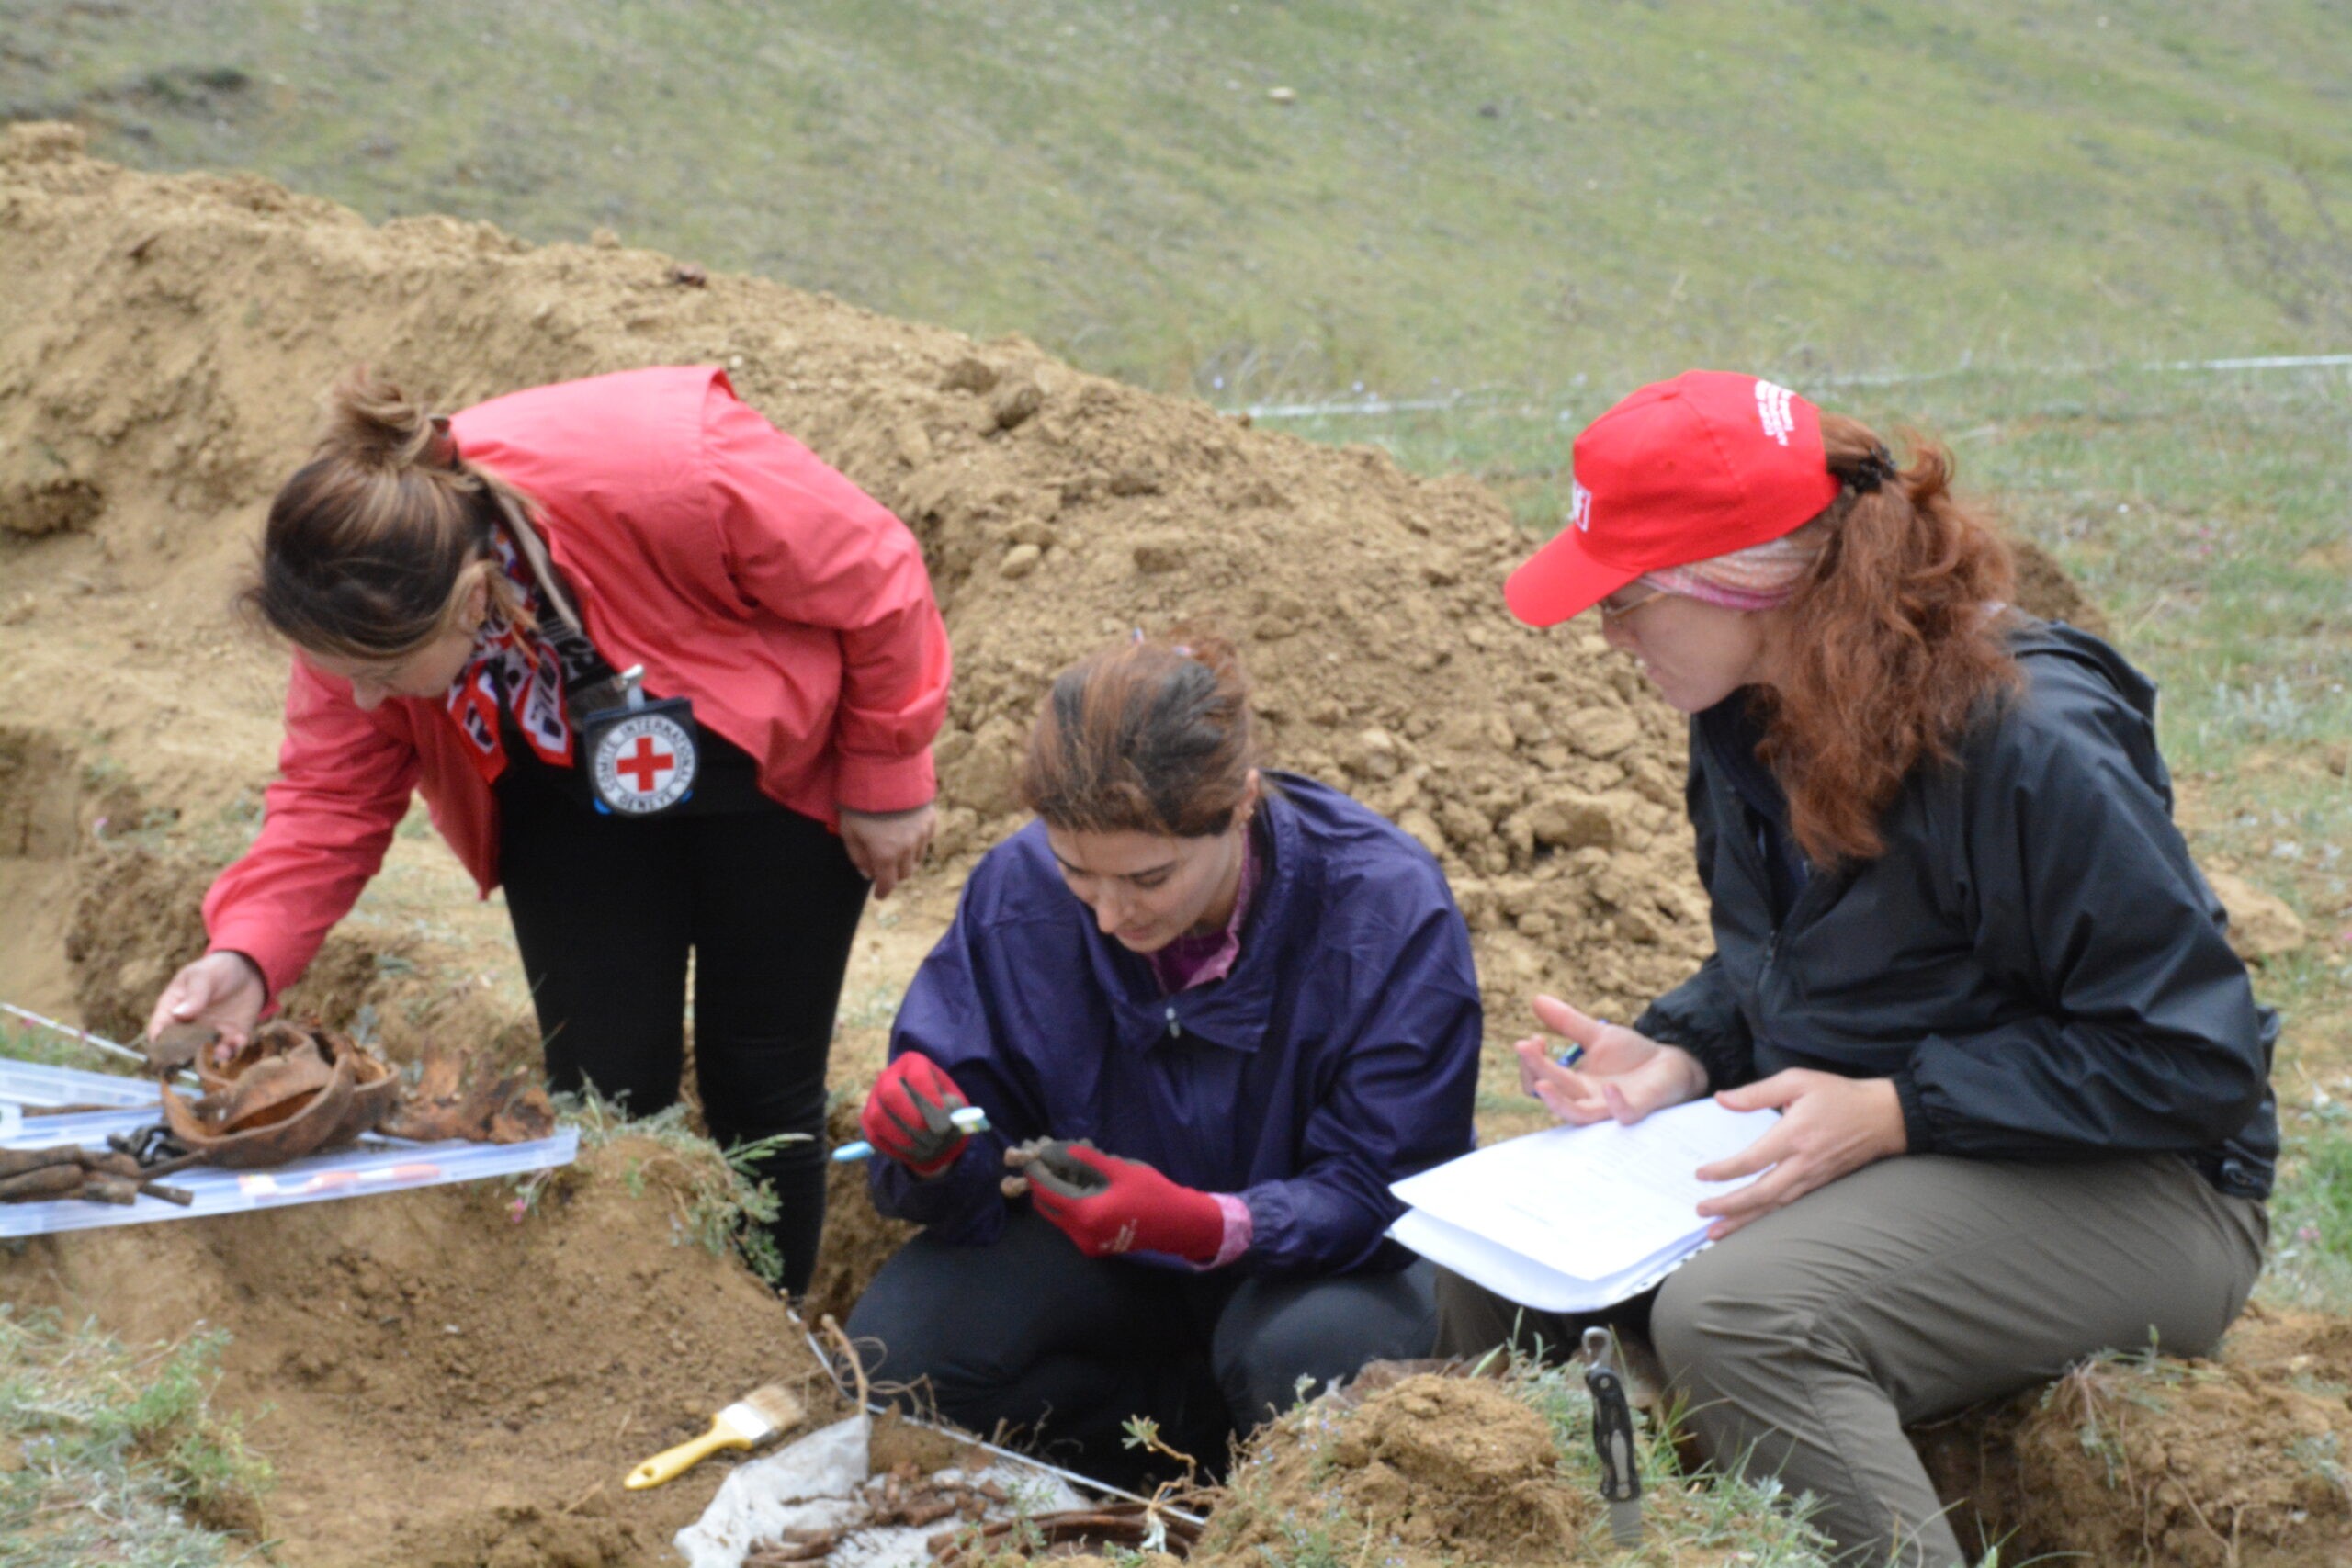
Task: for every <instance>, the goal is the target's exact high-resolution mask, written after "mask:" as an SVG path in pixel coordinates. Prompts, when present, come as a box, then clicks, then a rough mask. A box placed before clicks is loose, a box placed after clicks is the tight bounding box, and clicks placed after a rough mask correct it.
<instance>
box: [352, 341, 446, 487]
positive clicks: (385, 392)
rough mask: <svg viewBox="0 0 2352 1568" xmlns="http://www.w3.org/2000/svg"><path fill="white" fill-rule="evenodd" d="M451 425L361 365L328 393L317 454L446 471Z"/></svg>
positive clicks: (371, 463) (374, 464) (371, 465)
mask: <svg viewBox="0 0 2352 1568" xmlns="http://www.w3.org/2000/svg"><path fill="white" fill-rule="evenodd" d="M448 428H449V422H448V421H447V419H441V418H436V417H435V415H434V414H433V413H432V412H431V411H430V410H428V409H426V408H425V406H424V404H423V403H419V402H414V401H412V400H410V399H409V398H408V396H407V395H406V394H405V393H403V392H402V391H401V389H400V388H399V387H397V386H395V385H393V384H392V383H391V382H390V381H389V380H386V379H384V378H382V377H380V376H378V375H377V374H376V373H375V372H373V371H371V370H370V369H368V367H366V366H364V365H362V366H360V367H357V368H356V369H354V370H353V371H352V372H351V374H350V375H348V376H345V378H343V379H342V380H340V381H338V382H336V383H335V386H334V390H333V391H331V392H329V393H328V394H327V423H326V433H325V434H324V435H322V437H321V438H320V441H319V455H320V456H322V457H342V458H345V459H347V460H349V461H352V462H355V463H359V464H362V465H365V466H367V467H369V468H389V469H397V468H417V467H444V468H446V467H448V466H449V465H450V462H451V459H452V457H454V453H452V452H450V451H448V450H447V437H448Z"/></svg>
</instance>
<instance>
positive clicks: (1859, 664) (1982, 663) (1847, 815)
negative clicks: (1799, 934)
mask: <svg viewBox="0 0 2352 1568" xmlns="http://www.w3.org/2000/svg"><path fill="white" fill-rule="evenodd" d="M1821 434H1822V440H1823V444H1824V445H1825V446H1826V448H1827V452H1828V464H1829V471H1830V472H1831V473H1832V474H1835V475H1836V476H1837V477H1838V479H1840V480H1842V481H1844V483H1845V486H1846V489H1845V491H1843V493H1841V494H1840V495H1839V496H1838V499H1837V500H1836V501H1834V502H1830V504H1829V508H1828V510H1827V511H1826V512H1824V513H1822V514H1821V515H1820V516H1818V517H1816V518H1815V519H1814V520H1813V521H1811V522H1809V523H1807V524H1805V525H1804V528H1802V529H1800V530H1799V531H1798V533H1797V535H1796V537H1799V538H1803V537H1805V536H1808V535H1817V536H1819V537H1820V538H1821V540H1822V545H1823V547H1822V553H1821V558H1820V559H1819V560H1818V561H1817V562H1816V563H1815V566H1814V569H1813V571H1812V574H1811V575H1810V576H1809V577H1808V578H1807V579H1806V580H1805V582H1804V586H1802V587H1801V588H1799V589H1798V591H1797V594H1796V597H1795V598H1793V599H1792V600H1791V601H1790V602H1789V605H1788V611H1787V625H1788V628H1789V643H1788V647H1787V648H1786V649H1784V650H1783V658H1782V660H1781V671H1780V676H1779V681H1778V684H1777V688H1776V689H1774V690H1772V691H1771V692H1770V693H1769V694H1767V695H1766V696H1765V698H1764V701H1765V704H1766V710H1765V711H1766V716H1767V722H1766V727H1765V736H1764V741H1763V744H1762V746H1761V747H1760V748H1759V754H1760V755H1761V756H1762V757H1763V759H1764V761H1766V762H1767V763H1768V764H1770V767H1771V768H1772V771H1773V773H1774V774H1775V775H1776V776H1777V777H1778V778H1779V779H1780V781H1781V786H1782V788H1783V789H1785V790H1786V791H1787V793H1788V797H1789V826H1790V830H1791V831H1792V833H1793V834H1794V835H1795V837H1796V840H1797V842H1798V843H1799V844H1800V845H1802V846H1803V847H1804V852H1805V855H1806V857H1807V858H1808V859H1810V860H1812V861H1813V862H1814V863H1815V864H1817V865H1824V866H1834V865H1836V864H1838V863H1840V862H1847V861H1857V860H1869V859H1871V858H1872V857H1874V856H1875V855H1877V854H1878V853H1879V852H1880V851H1881V850H1882V849H1883V847H1884V844H1883V840H1881V839H1880V837H1879V831H1878V822H1879V818H1880V817H1881V816H1882V815H1883V813H1884V812H1885V810H1886V808H1887V807H1889V806H1890V805H1892V804H1893V803H1894V796H1895V795H1896V793H1897V792H1898V791H1899V790H1900V789H1901V788H1902V786H1903V781H1904V779H1905V777H1906V776H1908V775H1909V773H1911V771H1912V770H1913V769H1914V768H1916V767H1918V766H1920V765H1921V764H1923V763H1928V762H1945V761H1951V758H1952V756H1953V754H1954V748H1955V745H1956V743H1957V742H1958V741H1959V739H1960V737H1961V734H1962V730H1963V729H1964V728H1966V726H1967V724H1968V722H1969V720H1970V718H1971V717H1972V716H1975V715H1976V714H1977V712H1978V709H1979V707H1980V705H1982V704H1984V703H1985V701H1986V700H1987V699H1992V698H1997V697H2001V696H2005V695H2007V694H2009V693H2011V692H2014V691H2015V690H2016V689H2017V687H2018V684H2019V681H2020V677H2019V675H2018V668H2017V661H2016V660H2015V659H2014V658H2012V657H2011V655H2010V653H2009V651H2008V646H2007V642H2006V641H2005V640H2004V639H2003V637H2002V632H2001V626H2000V622H2001V619H2002V618H2001V617H2000V616H1998V615H1994V614H1992V613H1991V607H1992V606H1993V605H1996V604H2006V603H2007V602H2008V601H2009V600H2010V599H2011V598H2012V597H2013V596H2014V594H2015V592H2016V587H2015V584H2016V568H2015V565H2014V563H2013V561H2012V560H2011V558H2010V554H2009V547H2008V545H2007V542H2006V541H2005V540H2003V539H2002V538H2001V536H1999V535H1998V534H1996V532H1994V530H1993V529H1992V527H1991V526H1990V525H1988V524H1987V523H1986V522H1985V520H1984V519H1983V518H1981V517H1979V516H1978V515H1977V514H1976V513H1973V512H1972V511H1970V510H1969V509H1967V508H1965V507H1963V506H1962V505H1961V504H1960V502H1958V501H1956V500H1955V499H1954V498H1953V496H1952V493H1951V477H1952V464H1951V454H1950V453H1949V452H1948V451H1946V450H1945V448H1944V447H1942V446H1939V445H1938V444H1936V443H1935V442H1933V441H1930V440H1928V439H1926V438H1925V437H1923V436H1919V435H1917V434H1912V433H1910V432H1905V441H1906V444H1907V445H1908V446H1910V448H1911V460H1910V462H1909V463H1908V464H1907V465H1905V467H1903V468H1899V469H1898V468H1895V467H1894V465H1893V463H1892V462H1891V461H1890V460H1889V458H1888V455H1887V450H1886V446H1885V445H1884V443H1883V442H1882V441H1880V439H1879V438H1878V436H1877V434H1875V433H1874V432H1872V431H1871V429H1870V427H1869V426H1867V425H1865V424H1863V423H1860V421H1858V420H1852V419H1848V418H1845V417H1844V416H1842V415H1838V414H1828V413H1825V414H1823V415H1822V417H1821Z"/></svg>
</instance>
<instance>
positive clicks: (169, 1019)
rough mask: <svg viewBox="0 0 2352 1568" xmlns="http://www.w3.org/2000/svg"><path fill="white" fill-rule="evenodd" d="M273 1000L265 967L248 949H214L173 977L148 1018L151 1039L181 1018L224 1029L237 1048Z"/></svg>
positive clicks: (227, 1042) (231, 1048) (226, 1040)
mask: <svg viewBox="0 0 2352 1568" xmlns="http://www.w3.org/2000/svg"><path fill="white" fill-rule="evenodd" d="M268 1000H269V992H268V990H267V988H266V987H264V986H263V984H262V978H261V971H260V970H258V969H256V968H254V963H253V960H252V959H250V958H247V957H246V956H245V955H244V954H243V953H206V954H205V955H204V956H203V957H201V958H199V959H198V960H197V961H196V962H195V963H193V964H188V965H187V967H185V968H183V969H182V970H181V971H180V972H179V973H178V974H176V975H175V976H172V981H171V984H170V985H168V986H165V987H164V994H163V995H162V996H160V997H158V998H155V1010H154V1012H153V1014H152V1015H151V1016H150V1017H149V1018H148V1020H147V1038H148V1039H150V1040H153V1039H154V1038H155V1037H156V1036H157V1035H159V1034H161V1033H163V1032H164V1030H166V1029H169V1028H170V1027H171V1026H172V1025H174V1024H175V1023H201V1024H206V1025H209V1027H211V1028H213V1029H217V1030H219V1031H220V1045H221V1047H222V1048H223V1049H224V1050H226V1051H228V1052H231V1053H233V1052H235V1051H236V1050H237V1049H238V1048H239V1047H241V1046H243V1044H244V1043H245V1041H246V1040H247V1039H248V1038H249V1037H250V1036H251V1035H252V1033H253V1028H254V1023H255V1022H257V1021H259V1020H260V1018H261V1010H262V1008H263V1006H264V1005H265V1004H266V1003H267V1002H268Z"/></svg>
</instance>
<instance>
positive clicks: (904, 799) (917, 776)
mask: <svg viewBox="0 0 2352 1568" xmlns="http://www.w3.org/2000/svg"><path fill="white" fill-rule="evenodd" d="M938 794H939V778H938V775H937V774H936V773H934V772H933V769H932V764H931V748H930V747H928V746H925V747H924V748H923V749H922V750H920V751H917V752H915V753H914V754H913V755H912V756H909V757H859V756H853V755H849V754H846V753H844V754H843V755H842V757H841V759H840V763H839V772H838V773H837V774H836V775H835V779H834V784H833V795H834V797H835V799H836V800H837V801H838V802H839V803H840V804H841V805H842V806H844V807H848V808H849V809H850V810H852V811H871V812H876V813H879V812H884V811H911V810H913V809H914V808H915V807H919V806H928V805H929V804H931V802H932V800H933V797H934V796H936V795H938Z"/></svg>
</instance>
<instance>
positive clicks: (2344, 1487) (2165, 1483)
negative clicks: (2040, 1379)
mask: <svg viewBox="0 0 2352 1568" xmlns="http://www.w3.org/2000/svg"><path fill="white" fill-rule="evenodd" d="M2347 1385H2352V1324H2346V1322H2345V1321H2344V1320H2343V1319H2341V1318H2332V1317H2323V1316H2320V1315H2317V1314H2310V1313H2293V1312H2278V1311H2276V1310H2272V1309H2267V1308H2262V1307H2252V1308H2249V1309H2248V1310H2247V1313H2246V1315H2245V1318H2244V1319H2242V1320H2241V1321H2240V1322H2239V1324H2238V1325H2237V1326H2236V1327H2235V1328H2233V1330H2232V1331H2231V1333H2230V1337H2229V1340H2228V1343H2227V1345H2226V1346H2225V1348H2224V1353H2223V1355H2222V1359H2220V1360H2217V1361H2203V1360H2198V1361H2176V1360H2157V1361H2148V1360H2145V1359H2137V1358H2122V1359H2113V1360H2107V1361H2099V1362H2094V1363H2091V1364H2090V1365H2087V1366H2086V1367H2084V1368H2081V1369H2079V1370H2077V1371H2074V1372H2072V1373H2069V1374H2068V1375H2067V1376H2065V1377H2064V1378H2062V1379H2060V1380H2059V1381H2058V1382H2055V1383H2052V1384H2051V1385H2049V1386H2048V1387H2047V1388H2044V1389H2037V1390H2035V1391H2033V1392H2031V1393H2025V1394H2020V1395H2018V1397H2017V1398H2016V1399H2014V1400H2011V1401H2009V1402H2008V1403H2007V1404H2004V1405H2002V1406H2000V1407H1998V1408H1997V1409H1996V1410H1994V1411H1992V1412H1990V1413H1987V1414H1985V1415H1983V1416H1972V1417H1970V1418H1968V1419H1965V1420H1963V1421H1962V1422H1959V1423H1957V1424H1956V1425H1954V1426H1953V1427H1950V1428H1947V1429H1944V1430H1940V1431H1934V1432H1928V1433H1921V1434H1915V1438H1916V1439H1917V1441H1918V1442H1919V1446H1920V1450H1921V1453H1922V1454H1923V1456H1924V1457H1926V1458H1927V1460H1928V1464H1929V1468H1930V1471H1931V1472H1932V1473H1934V1475H1935V1476H1936V1479H1937V1484H1938V1489H1939V1491H1940V1492H1941V1493H1942V1494H1943V1495H1945V1496H1947V1497H1952V1498H1958V1499H1963V1500H1964V1505H1965V1506H1963V1507H1962V1509H1961V1510H1960V1511H1959V1512H1958V1513H1957V1514H1956V1515H1955V1517H1956V1518H1958V1519H1959V1520H1961V1521H1962V1522H1963V1523H1965V1524H1970V1525H1973V1526H1974V1527H1975V1528H1976V1529H1977V1531H1978V1533H1979V1535H1980V1537H1981V1539H1982V1540H1983V1541H1984V1542H1985V1544H1986V1545H1987V1546H1989V1545H1991V1544H1992V1543H1994V1542H1996V1541H1999V1542H2001V1543H2002V1548H2001V1551H2002V1558H2003V1560H2004V1561H2016V1562H2030V1561H2033V1560H2034V1559H2036V1558H2038V1557H2040V1556H2041V1555H2043V1554H2051V1555H2065V1554H2070V1553H2071V1554H2080V1555H2082V1556H2083V1557H2085V1558H2086V1559H2087V1560H2088V1561H2090V1562H2101V1563H2116V1564H2123V1563H2133V1564H2142V1563H2145V1564H2156V1563H2184V1564H2188V1565H2190V1568H2241V1565H2244V1568H2253V1565H2256V1564H2260V1565H2265V1568H2322V1565H2323V1564H2327V1565H2334V1564H2338V1563H2343V1562H2352V1461H2347V1454H2352V1406H2348V1405H2347V1401H2346V1393H2345V1390H2346V1387H2347ZM1965 1536H1966V1531H1965V1530H1963V1541H1964V1540H1965Z"/></svg>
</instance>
